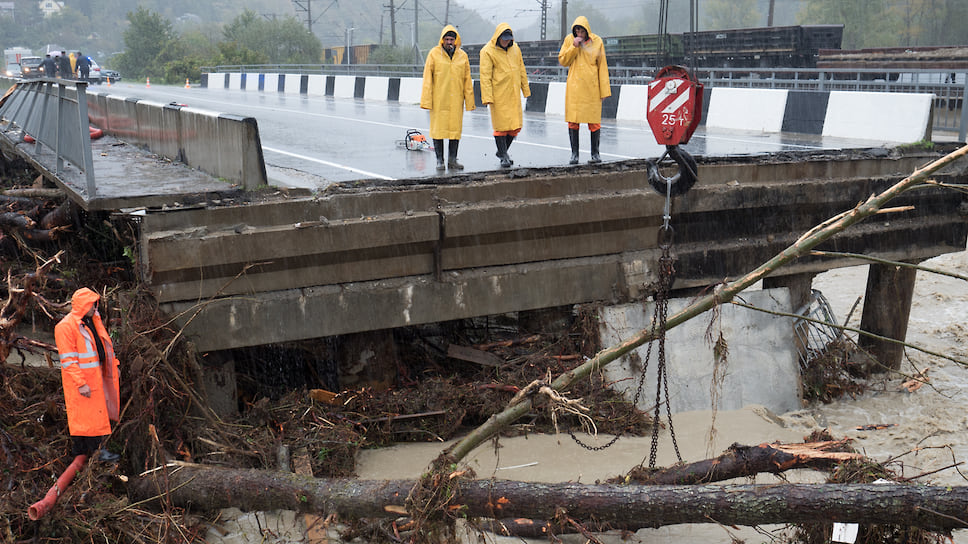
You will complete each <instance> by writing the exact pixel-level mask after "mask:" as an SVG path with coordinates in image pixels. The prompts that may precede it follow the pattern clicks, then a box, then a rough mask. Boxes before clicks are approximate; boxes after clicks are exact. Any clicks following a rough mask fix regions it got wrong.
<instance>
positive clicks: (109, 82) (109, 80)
mask: <svg viewBox="0 0 968 544" xmlns="http://www.w3.org/2000/svg"><path fill="white" fill-rule="evenodd" d="M110 86H111V78H108V87H110Z"/></svg>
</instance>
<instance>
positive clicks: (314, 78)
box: [306, 74, 326, 96]
mask: <svg viewBox="0 0 968 544" xmlns="http://www.w3.org/2000/svg"><path fill="white" fill-rule="evenodd" d="M306 94H308V95H313V96H326V76H323V75H319V74H311V75H310V76H309V84H308V85H307V86H306Z"/></svg>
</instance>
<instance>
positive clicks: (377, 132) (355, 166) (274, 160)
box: [95, 82, 880, 190]
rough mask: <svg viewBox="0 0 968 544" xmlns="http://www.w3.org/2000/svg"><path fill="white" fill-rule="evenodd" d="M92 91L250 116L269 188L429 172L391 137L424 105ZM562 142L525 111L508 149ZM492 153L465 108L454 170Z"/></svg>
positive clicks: (715, 143)
mask: <svg viewBox="0 0 968 544" xmlns="http://www.w3.org/2000/svg"><path fill="white" fill-rule="evenodd" d="M95 90H96V91H99V92H107V93H109V94H116V95H121V96H125V97H138V98H143V99H146V100H151V101H155V102H160V103H169V102H175V103H179V104H187V105H189V106H192V107H197V108H203V109H208V110H212V111H216V112H224V113H235V114H239V115H246V116H252V117H255V118H256V119H257V120H258V124H259V131H260V136H261V140H262V147H263V150H264V153H265V161H266V167H267V172H268V176H269V180H270V183H271V184H273V185H276V186H279V187H299V188H306V189H311V190H318V189H322V188H325V187H326V186H327V185H329V184H330V183H333V182H343V181H353V180H360V179H369V178H377V179H406V178H419V177H427V176H435V175H438V174H437V171H436V169H435V166H436V160H435V157H434V153H433V151H430V150H424V151H408V150H406V149H405V148H404V147H403V146H402V145H401V142H402V141H403V139H404V138H405V136H406V132H407V130H408V129H417V130H420V131H421V132H422V133H423V134H424V135H426V136H428V137H429V128H428V127H429V116H428V112H427V111H425V110H422V109H420V107H419V106H418V105H415V104H399V103H395V102H382V101H372V100H369V101H367V100H362V99H343V98H333V97H318V96H304V95H286V94H283V93H271V92H270V93H266V92H259V91H241V90H228V89H207V88H190V89H186V88H184V87H178V86H159V85H155V86H152V87H145V86H144V85H143V84H136V83H124V82H122V83H118V84H115V85H113V86H112V87H110V88H108V87H103V86H102V87H99V88H97V89H95ZM588 140H589V136H588V131H587V129H586V128H585V127H583V128H582V131H581V148H582V153H581V161H582V163H584V162H586V161H587V160H588V158H589V155H588V147H589V141H588ZM879 145H880V142H872V141H865V140H847V139H842V138H824V137H820V136H814V135H800V134H798V135H794V134H767V133H762V132H748V133H746V132H737V131H715V130H708V131H707V130H706V129H705V128H700V129H699V130H697V131H696V134H694V135H693V137H692V139H691V141H690V142H689V144H688V145H686V146H685V148H686V150H687V151H688V152H689V153H691V154H693V155H696V156H700V155H703V156H730V155H758V154H765V153H775V152H782V151H808V150H823V149H849V148H866V147H876V146H879ZM569 149H570V148H569V146H568V132H567V127H566V125H565V121H564V119H563V118H562V117H560V116H554V115H546V114H543V113H529V112H525V118H524V127H523V129H522V132H521V134H520V135H519V136H518V138H517V139H516V140H515V142H514V145H513V146H512V147H511V150H510V155H511V158H512V159H513V160H514V163H515V165H514V167H515V168H527V167H548V166H562V165H566V164H567V162H568V158H569V155H570V151H569ZM601 151H602V153H601V154H602V159H603V160H605V161H617V160H623V159H632V158H658V157H659V156H660V155H661V154H662V152H663V151H664V147H663V146H660V145H658V144H656V143H655V138H654V137H653V135H652V132H651V130H650V129H649V127H648V125H647V124H646V123H645V121H642V122H628V121H616V120H603V123H602V139H601ZM494 152H495V145H494V138H493V136H492V135H491V125H490V118H489V117H488V112H487V110H486V109H485V108H478V109H476V110H474V111H471V112H465V114H464V129H463V137H462V139H461V141H460V152H459V160H460V162H461V163H463V164H464V166H465V170H464V171H463V173H469V172H484V171H491V170H496V169H498V168H499V163H498V159H497V158H496V157H495V156H494Z"/></svg>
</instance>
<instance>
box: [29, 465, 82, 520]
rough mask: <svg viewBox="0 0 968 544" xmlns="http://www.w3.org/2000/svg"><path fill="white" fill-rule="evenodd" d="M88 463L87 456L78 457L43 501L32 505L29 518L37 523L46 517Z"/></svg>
mask: <svg viewBox="0 0 968 544" xmlns="http://www.w3.org/2000/svg"><path fill="white" fill-rule="evenodd" d="M86 462H87V456H86V455H78V456H77V457H75V458H74V461H73V462H72V463H71V464H70V465H69V466H68V467H67V470H65V471H64V473H63V474H61V476H60V478H58V479H57V482H56V483H55V484H54V487H52V488H50V491H48V492H47V495H45V496H44V498H43V499H41V500H39V501H37V502H35V503H34V504H32V505H30V508H28V509H27V517H29V518H30V519H31V520H33V521H37V520H38V519H40V518H42V517H44V515H46V514H47V512H50V509H51V508H53V507H54V503H56V502H57V499H58V498H59V497H60V495H61V493H63V492H64V491H65V490H66V489H67V488H68V486H70V485H71V482H72V481H73V480H74V475H75V474H77V471H78V470H81V467H83V466H84V463H86Z"/></svg>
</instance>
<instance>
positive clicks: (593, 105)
mask: <svg viewBox="0 0 968 544" xmlns="http://www.w3.org/2000/svg"><path fill="white" fill-rule="evenodd" d="M558 64H561V65H562V66H565V67H567V68H568V84H567V86H566V87H565V121H567V122H568V139H569V140H570V142H571V160H570V161H568V163H569V164H578V129H579V128H580V127H581V123H587V124H588V130H589V132H591V140H592V158H591V159H590V160H589V161H588V164H597V163H600V162H602V158H601V156H600V155H599V142H600V141H601V128H602V101H603V100H605V99H606V98H608V97H609V96H612V87H611V83H610V82H609V80H608V63H607V62H606V61H605V43H604V42H603V41H602V39H601V38H600V37H599V36H598V35H597V34H592V31H591V30H590V29H589V26H588V19H586V18H585V17H584V16H579V17H578V18H576V19H575V22H574V23H572V25H571V34H570V35H568V36H566V37H565V41H564V43H562V44H561V49H560V50H558Z"/></svg>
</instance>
